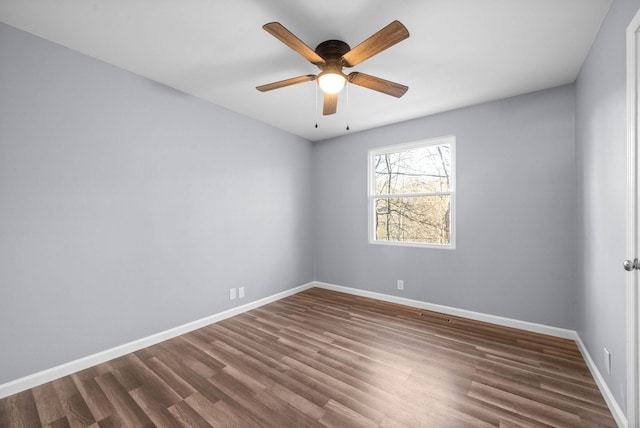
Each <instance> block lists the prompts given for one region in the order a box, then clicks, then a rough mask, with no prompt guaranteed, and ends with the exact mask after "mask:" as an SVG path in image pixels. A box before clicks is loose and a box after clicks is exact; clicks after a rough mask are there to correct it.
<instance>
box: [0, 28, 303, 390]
mask: <svg viewBox="0 0 640 428" xmlns="http://www.w3.org/2000/svg"><path fill="white" fill-rule="evenodd" d="M0 64H1V66H0V350H1V351H0V384H1V383H4V382H7V381H10V380H13V379H16V378H19V377H21V376H25V375H28V374H31V373H34V372H36V371H39V370H42V369H47V368H50V367H53V366H55V365H58V364H61V363H65V362H68V361H71V360H74V359H76V358H79V357H83V356H86V355H90V354H92V353H95V352H98V351H102V350H104V349H108V348H111V347H113V346H116V345H120V344H123V343H126V342H129V341H131V340H134V339H138V338H141V337H144V336H147V335H149V334H153V333H157V332H159V331H163V330H165V329H168V328H171V327H175V326H178V325H181V324H183V323H186V322H189V321H193V320H196V319H199V318H202V317H205V316H208V315H211V314H213V313H216V312H219V311H222V310H225V309H228V308H230V307H232V306H233V305H238V304H240V303H247V302H250V301H252V300H255V299H258V298H261V297H264V296H267V295H271V294H274V293H276V292H279V291H283V290H287V289H290V288H292V287H294V286H298V285H301V284H304V283H307V282H309V281H311V280H312V279H313V266H312V246H311V222H310V218H311V211H310V209H311V174H310V170H311V154H312V149H311V143H309V142H308V141H306V140H304V139H301V138H298V137H294V136H292V135H290V134H287V133H284V132H281V131H278V130H275V129H273V128H270V127H268V126H266V125H263V124H260V123H258V122H255V121H252V120H250V119H247V118H245V117H242V116H240V115H237V114H235V113H232V112H229V111H227V110H224V109H221V108H219V107H216V106H213V105H211V104H210V103H207V102H204V101H201V100H198V99H195V98H193V97H191V96H188V95H185V94H183V93H179V92H177V91H174V90H172V89H169V88H167V87H164V86H161V85H159V84H156V83H154V82H151V81H149V80H146V79H143V78H141V77H138V76H136V75H133V74H131V73H128V72H125V71H123V70H121V69H117V68H115V67H112V66H109V65H107V64H105V63H102V62H99V61H97V60H94V59H91V58H89V57H86V56H83V55H81V54H79V53H76V52H73V51H71V50H68V49H66V48H63V47H61V46H58V45H55V44H52V43H50V42H47V41H44V40H42V39H39V38H36V37H34V36H31V35H29V34H27V33H24V32H21V31H18V30H16V29H14V28H11V27H8V26H6V25H4V24H0ZM238 286H245V287H246V290H247V297H246V298H245V299H244V300H241V301H234V302H233V305H232V302H229V300H228V288H230V287H238Z"/></svg>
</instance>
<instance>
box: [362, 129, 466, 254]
mask: <svg viewBox="0 0 640 428" xmlns="http://www.w3.org/2000/svg"><path fill="white" fill-rule="evenodd" d="M454 145H455V138H454V137H445V138H438V139H435V140H429V141H424V142H419V143H412V144H406V145H401V146H392V147H386V148H381V149H376V150H373V151H371V152H370V156H369V162H370V168H369V171H370V172H369V174H370V177H369V187H370V191H369V193H370V194H369V201H370V207H369V210H370V216H371V217H370V220H371V221H370V223H371V225H370V233H371V235H372V236H371V239H370V241H371V242H374V243H401V244H409V245H420V246H438V247H449V248H453V243H454V241H453V221H452V220H453V218H454V216H453V213H454V210H453V206H454V184H455V176H454Z"/></svg>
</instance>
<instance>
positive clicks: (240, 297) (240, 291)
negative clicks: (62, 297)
mask: <svg viewBox="0 0 640 428" xmlns="http://www.w3.org/2000/svg"><path fill="white" fill-rule="evenodd" d="M243 298H244V287H240V288H238V299H243Z"/></svg>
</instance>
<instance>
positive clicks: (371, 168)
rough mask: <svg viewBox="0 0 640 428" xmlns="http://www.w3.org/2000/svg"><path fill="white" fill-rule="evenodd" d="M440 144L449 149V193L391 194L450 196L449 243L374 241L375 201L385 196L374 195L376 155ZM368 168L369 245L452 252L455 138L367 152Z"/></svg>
mask: <svg viewBox="0 0 640 428" xmlns="http://www.w3.org/2000/svg"><path fill="white" fill-rule="evenodd" d="M441 144H447V145H449V146H450V147H451V175H450V177H449V179H450V185H451V188H450V191H449V192H435V193H411V194H408V195H404V194H393V196H394V197H403V196H438V195H450V201H451V212H450V215H451V219H450V231H449V237H450V242H449V243H448V244H431V243H418V242H401V241H382V240H377V239H376V230H375V229H376V224H375V221H376V220H375V219H376V216H375V213H374V211H375V201H376V199H380V198H382V197H384V196H387V195H376V179H375V174H376V172H375V158H376V156H378V155H382V154H386V153H397V152H401V151H403V150H410V149H415V148H418V147H428V146H437V145H441ZM368 157H369V159H368V167H367V179H368V180H367V194H368V202H367V204H368V205H367V211H368V212H369V219H368V222H369V224H368V233H369V243H370V244H376V245H395V246H401V247H419V248H437V249H446V250H454V249H455V248H456V137H455V136H454V135H447V136H444V137H436V138H429V139H426V140H420V141H414V142H411V143H403V144H395V145H391V146H385V147H379V148H375V149H371V150H369V154H368Z"/></svg>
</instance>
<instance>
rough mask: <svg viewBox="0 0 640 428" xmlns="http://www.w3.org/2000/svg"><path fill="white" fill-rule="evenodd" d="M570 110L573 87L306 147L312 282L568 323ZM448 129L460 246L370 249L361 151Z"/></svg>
mask: <svg viewBox="0 0 640 428" xmlns="http://www.w3.org/2000/svg"><path fill="white" fill-rule="evenodd" d="M574 109H575V105H574V87H573V85H569V86H563V87H559V88H555V89H551V90H547V91H542V92H537V93H533V94H528V95H523V96H518V97H514V98H510V99H507V100H503V101H498V102H493V103H488V104H482V105H478V106H475V107H470V108H466V109H462V110H456V111H452V112H448V113H443V114H440V115H435V116H430V117H425V118H421V119H416V120H413V121H409V122H405V123H400V124H395V125H391V126H387V127H384V128H378V129H376V130H372V131H367V132H361V133H357V134H353V135H349V136H345V137H341V138H335V139H331V140H326V141H324V142H320V143H316V144H314V177H315V179H314V193H315V198H314V215H315V218H314V224H315V243H316V249H315V256H314V260H315V278H316V280H318V281H323V282H328V283H333V284H337V285H343V286H348V287H354V288H360V289H366V290H370V291H376V292H381V293H386V294H391V295H398V296H402V297H407V298H411V299H418V300H423V301H427V302H431V303H437V304H442V305H448V306H453V307H456V308H463V309H468V310H473V311H478V312H483V313H487V314H494V315H499V316H504V317H509V318H515V319H519V320H525V321H531V322H537V323H543V324H548V325H552V326H557V327H564V328H573V327H574V320H573V264H574V262H573V245H574V243H573V240H574V234H573V218H574V212H573V193H574V160H573V157H574ZM449 134H454V135H455V136H456V138H457V143H456V150H457V153H456V157H457V225H456V226H457V248H456V249H455V250H453V251H451V250H442V249H423V248H409V247H397V246H386V245H375V244H369V243H368V238H367V151H368V149H370V148H374V147H381V146H386V145H390V144H398V143H403V142H411V141H417V140H420V139H426V138H432V137H438V136H443V135H449ZM397 279H403V280H404V281H405V290H404V291H402V292H400V291H398V290H396V280H397Z"/></svg>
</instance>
